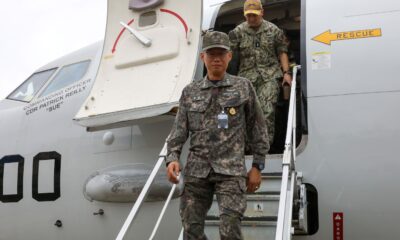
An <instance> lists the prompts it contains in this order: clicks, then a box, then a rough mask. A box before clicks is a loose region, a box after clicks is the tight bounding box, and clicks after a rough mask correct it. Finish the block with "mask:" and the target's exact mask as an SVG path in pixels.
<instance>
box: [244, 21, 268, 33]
mask: <svg viewBox="0 0 400 240" xmlns="http://www.w3.org/2000/svg"><path fill="white" fill-rule="evenodd" d="M244 26H245V28H244V29H245V30H246V32H247V33H249V34H257V33H260V32H265V31H267V30H268V26H267V21H266V20H264V19H263V21H262V23H261V26H260V27H259V28H258V30H257V31H254V29H252V28H251V27H249V24H248V23H247V22H244Z"/></svg>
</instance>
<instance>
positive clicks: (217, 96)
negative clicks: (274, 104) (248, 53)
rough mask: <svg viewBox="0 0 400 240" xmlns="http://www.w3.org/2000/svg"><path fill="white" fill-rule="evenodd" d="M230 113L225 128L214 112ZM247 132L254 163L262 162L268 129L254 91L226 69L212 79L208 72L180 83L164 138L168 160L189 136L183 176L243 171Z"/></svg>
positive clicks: (176, 155) (177, 154) (244, 173)
mask: <svg viewBox="0 0 400 240" xmlns="http://www.w3.org/2000/svg"><path fill="white" fill-rule="evenodd" d="M222 110H224V112H225V113H226V114H227V115H228V128H227V129H224V128H218V117H217V116H218V114H220V113H221V112H222ZM246 134H247V135H248V144H250V145H251V147H252V149H253V153H254V160H253V162H254V163H264V162H265V155H266V154H267V152H268V150H269V143H268V134H267V130H266V125H265V121H264V117H263V113H262V111H261V108H260V104H259V102H258V99H257V97H256V94H255V91H254V89H253V87H252V85H251V83H250V81H249V80H247V79H244V78H241V77H236V76H232V75H229V74H227V73H226V74H225V76H224V78H223V79H222V80H220V81H218V82H217V83H216V84H214V83H212V82H210V81H209V80H208V78H207V76H206V77H205V78H204V79H203V80H201V81H195V82H192V83H191V84H189V85H188V86H186V87H185V88H184V89H183V92H182V96H181V98H180V101H179V110H178V113H177V116H176V118H175V122H174V125H173V128H172V130H171V133H170V135H169V137H168V139H167V150H168V153H167V160H166V161H167V163H168V162H171V161H178V160H179V158H180V154H181V150H182V147H183V145H184V143H185V142H186V139H187V138H188V137H190V147H189V156H188V159H187V162H186V166H185V169H184V175H185V176H193V177H198V178H205V177H207V175H208V173H209V172H210V170H211V168H212V169H213V170H214V171H215V172H216V173H220V174H225V175H231V176H247V170H246V166H245V159H244V147H245V139H246Z"/></svg>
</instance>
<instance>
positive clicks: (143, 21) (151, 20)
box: [139, 11, 157, 27]
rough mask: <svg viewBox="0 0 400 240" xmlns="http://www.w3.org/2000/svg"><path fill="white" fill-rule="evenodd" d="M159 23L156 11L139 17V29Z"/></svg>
mask: <svg viewBox="0 0 400 240" xmlns="http://www.w3.org/2000/svg"><path fill="white" fill-rule="evenodd" d="M156 22H157V14H156V12H155V11H151V12H145V13H143V14H141V15H140V17H139V27H146V26H150V25H153V24H155V23H156Z"/></svg>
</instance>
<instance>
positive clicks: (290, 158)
mask: <svg viewBox="0 0 400 240" xmlns="http://www.w3.org/2000/svg"><path fill="white" fill-rule="evenodd" d="M300 68H301V66H299V65H298V66H294V67H293V81H292V86H291V89H290V101H289V114H288V115H289V116H288V124H287V129H286V139H285V151H284V152H283V162H282V184H281V193H280V200H279V210H278V220H277V226H276V234H275V240H285V239H290V238H291V237H290V236H291V231H292V208H293V195H294V194H293V191H294V189H295V178H296V172H295V171H294V170H295V163H294V161H295V159H296V76H297V70H298V69H300ZM289 174H291V183H290V187H289V189H288V181H289ZM288 194H289V196H288ZM288 198H289V199H288ZM288 200H289V202H288ZM287 205H288V206H287ZM285 223H286V224H285Z"/></svg>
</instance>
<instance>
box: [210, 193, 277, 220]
mask: <svg viewBox="0 0 400 240" xmlns="http://www.w3.org/2000/svg"><path fill="white" fill-rule="evenodd" d="M246 199H247V208H246V212H245V213H244V216H245V217H268V216H277V215H278V208H279V194H278V195H270V194H247V195H246ZM207 215H208V216H219V208H218V203H217V201H216V198H214V202H213V204H212V205H211V208H210V210H209V211H208V213H207Z"/></svg>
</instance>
